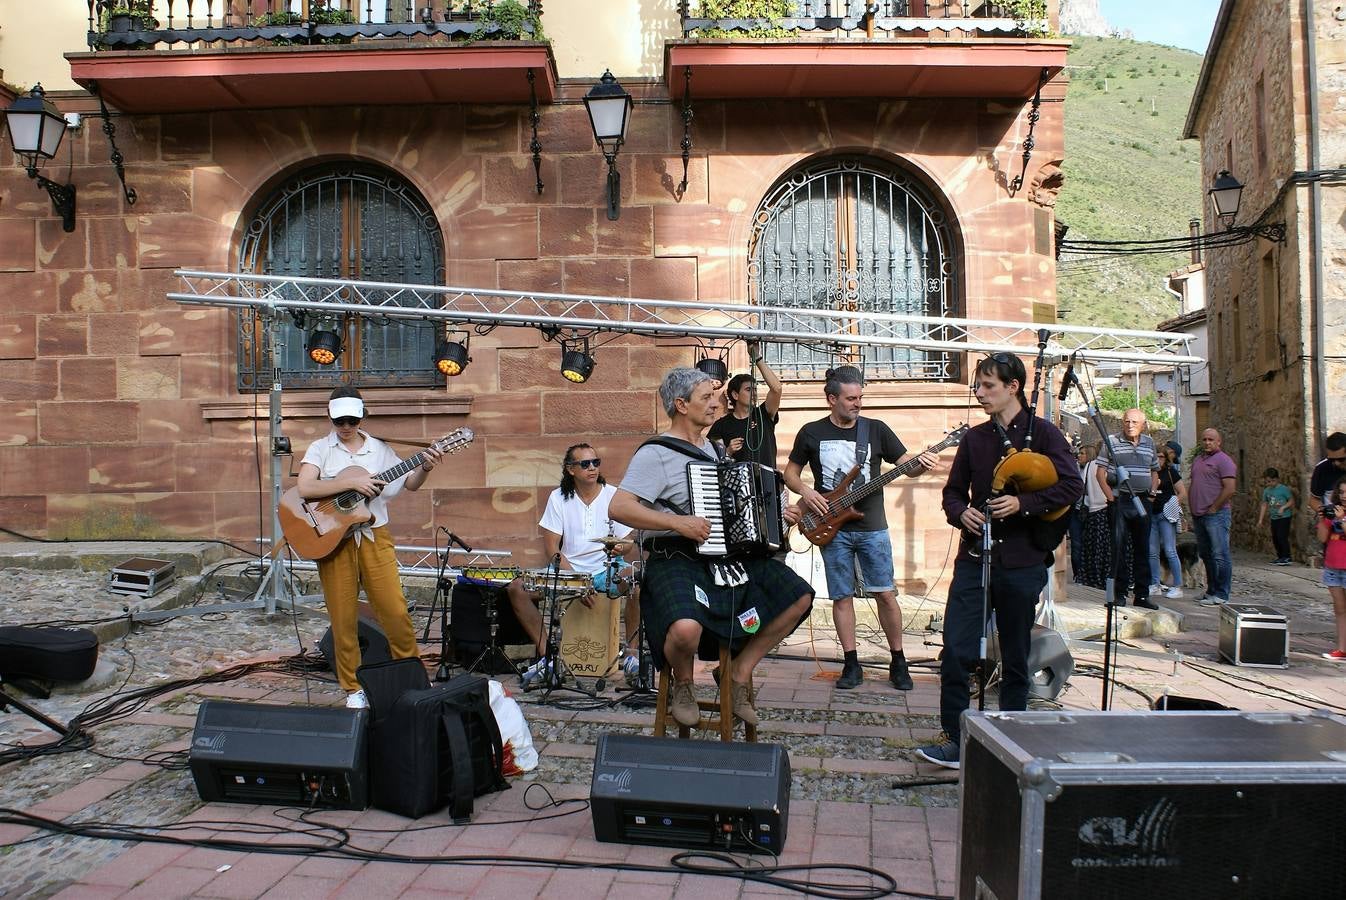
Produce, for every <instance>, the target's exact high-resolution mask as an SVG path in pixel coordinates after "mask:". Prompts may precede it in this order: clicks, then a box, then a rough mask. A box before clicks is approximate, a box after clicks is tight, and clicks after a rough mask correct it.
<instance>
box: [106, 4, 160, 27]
mask: <svg viewBox="0 0 1346 900" xmlns="http://www.w3.org/2000/svg"><path fill="white" fill-rule="evenodd" d="M158 27H159V20H158V19H156V18H154V0H112V2H109V3H106V4H104V6H103V32H104V33H110V34H127V33H129V32H132V31H153V30H154V29H156V28H158Z"/></svg>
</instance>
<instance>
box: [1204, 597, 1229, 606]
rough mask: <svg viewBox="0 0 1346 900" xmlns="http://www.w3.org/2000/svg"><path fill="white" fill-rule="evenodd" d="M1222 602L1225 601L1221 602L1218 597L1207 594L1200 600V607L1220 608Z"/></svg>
mask: <svg viewBox="0 0 1346 900" xmlns="http://www.w3.org/2000/svg"><path fill="white" fill-rule="evenodd" d="M1224 602H1225V601H1223V600H1221V599H1220V598H1219V597H1216V596H1215V595H1214V594H1207V595H1206V596H1204V597H1202V598H1201V600H1200V603H1201V605H1202V606H1220V605H1222V604H1223V603H1224Z"/></svg>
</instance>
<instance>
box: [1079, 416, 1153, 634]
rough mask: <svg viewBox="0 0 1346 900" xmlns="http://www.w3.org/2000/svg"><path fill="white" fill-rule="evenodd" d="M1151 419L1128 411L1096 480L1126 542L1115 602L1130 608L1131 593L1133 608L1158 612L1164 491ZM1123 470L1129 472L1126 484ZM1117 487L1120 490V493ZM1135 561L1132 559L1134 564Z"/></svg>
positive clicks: (1111, 438)
mask: <svg viewBox="0 0 1346 900" xmlns="http://www.w3.org/2000/svg"><path fill="white" fill-rule="evenodd" d="M1144 432H1145V413H1143V412H1141V411H1140V410H1138V409H1134V408H1132V409H1128V410H1127V411H1126V412H1125V413H1124V414H1123V415H1122V433H1121V434H1120V435H1110V436H1109V437H1108V443H1109V446H1110V448H1111V451H1112V452H1111V453H1108V454H1100V457H1101V458H1103V468H1102V469H1100V470H1099V471H1098V472H1097V473H1095V478H1096V479H1097V480H1098V482H1099V484H1100V485H1101V486H1102V487H1103V492H1104V493H1105V494H1106V495H1107V497H1108V502H1109V503H1112V504H1114V505H1113V510H1112V512H1113V515H1114V516H1119V517H1120V521H1117V520H1114V522H1113V528H1114V530H1113V534H1114V535H1117V536H1119V538H1120V540H1121V541H1122V552H1121V553H1116V548H1114V554H1115V555H1116V557H1117V567H1116V569H1115V570H1114V572H1113V577H1114V578H1115V579H1116V582H1115V590H1116V597H1115V598H1112V599H1114V600H1115V601H1116V602H1117V604H1118V605H1121V606H1125V605H1126V591H1127V587H1128V586H1129V587H1130V588H1131V591H1132V604H1133V605H1134V606H1139V607H1143V608H1145V609H1158V608H1159V607H1158V606H1157V605H1155V604H1154V603H1153V602H1152V601H1151V600H1150V584H1151V578H1150V552H1149V551H1150V518H1151V517H1150V504H1151V503H1153V502H1154V495H1155V494H1156V493H1157V492H1158V489H1159V452H1158V451H1157V450H1156V449H1155V446H1154V438H1152V437H1150V436H1149V435H1148V434H1145V433H1144ZM1118 469H1124V470H1126V478H1125V479H1122V478H1121V477H1120V475H1119V473H1118V471H1117V470H1118ZM1114 486H1115V487H1114ZM1128 557H1129V558H1128Z"/></svg>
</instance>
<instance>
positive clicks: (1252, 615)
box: [1220, 603, 1290, 669]
mask: <svg viewBox="0 0 1346 900" xmlns="http://www.w3.org/2000/svg"><path fill="white" fill-rule="evenodd" d="M1220 655H1221V656H1223V657H1224V658H1225V659H1227V660H1229V661H1230V662H1231V663H1233V664H1234V665H1236V666H1260V667H1262V668H1266V669H1286V668H1289V666H1290V662H1289V658H1290V626H1289V624H1288V623H1287V622H1286V619H1285V614H1284V613H1282V612H1280V611H1279V610H1275V609H1272V608H1271V607H1269V606H1255V605H1253V604H1248V603H1225V604H1223V605H1222V606H1221V607H1220Z"/></svg>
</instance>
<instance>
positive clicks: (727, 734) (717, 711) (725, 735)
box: [654, 645, 757, 744]
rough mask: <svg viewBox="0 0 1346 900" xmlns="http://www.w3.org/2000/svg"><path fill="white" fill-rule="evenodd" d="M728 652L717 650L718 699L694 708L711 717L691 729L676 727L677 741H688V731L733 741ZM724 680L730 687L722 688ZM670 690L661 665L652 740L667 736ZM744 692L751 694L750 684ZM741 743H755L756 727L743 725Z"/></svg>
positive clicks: (669, 675) (667, 674) (669, 676)
mask: <svg viewBox="0 0 1346 900" xmlns="http://www.w3.org/2000/svg"><path fill="white" fill-rule="evenodd" d="M730 665H731V664H730V659H729V648H728V647H727V646H723V645H721V647H720V690H719V697H718V698H717V699H716V700H698V701H696V705H697V707H698V708H699V709H700V710H701V711H702V712H708V713H711V714H712V715H709V716H703V717H702V718H701V720H700V721H699V722H697V723H696V724H695V725H690V726H689V725H681V724H680V725H678V737H680V738H684V739H685V738H689V737H691V735H692V729H693V728H695V729H696V730H697V731H718V732H719V733H720V740H722V741H732V740H733V739H734V694H733V688H732V684H733V680H734V676H733V674H732V673H733V669H732V668H731V667H730ZM726 678H728V679H729V681H730V684H731V687H729V688H725V687H724V679H726ZM672 687H673V674H672V672H671V671H670V670H669V667H668V666H667V665H665V666H664V667H663V668H662V669H660V670H659V697H658V700H657V703H656V705H655V708H654V736H655V737H664V736H666V735H667V734H668V723H669V720H670V719H671V718H672V717H671V716H670V715H669V714H668V695H669V693H670V691H671V690H672ZM748 691H749V692H750V695H751V692H753V687H752V682H751V681H749V682H748ZM743 739H744V740H745V741H747V742H748V743H750V744H755V743H757V726H756V725H751V724H749V723H747V722H744V723H743Z"/></svg>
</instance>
